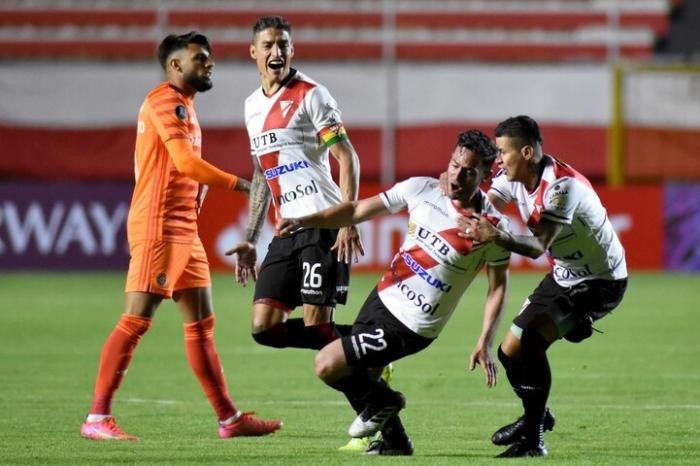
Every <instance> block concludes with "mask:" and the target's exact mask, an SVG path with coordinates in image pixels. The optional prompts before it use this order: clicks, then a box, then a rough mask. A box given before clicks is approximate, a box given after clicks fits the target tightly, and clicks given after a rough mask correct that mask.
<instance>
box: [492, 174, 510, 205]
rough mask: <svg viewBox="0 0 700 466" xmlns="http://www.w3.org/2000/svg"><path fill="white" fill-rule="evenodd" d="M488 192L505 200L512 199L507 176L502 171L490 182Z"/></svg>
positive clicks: (508, 201) (506, 201) (507, 201)
mask: <svg viewBox="0 0 700 466" xmlns="http://www.w3.org/2000/svg"><path fill="white" fill-rule="evenodd" d="M489 194H492V195H494V196H496V197H497V198H499V199H500V200H502V201H503V202H505V203H506V204H508V203H510V201H512V200H513V192H512V190H511V183H510V182H509V181H508V178H507V177H506V175H505V174H503V173H498V174H497V175H496V176H495V177H494V178H493V181H492V182H491V188H489Z"/></svg>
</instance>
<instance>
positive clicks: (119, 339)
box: [90, 314, 151, 414]
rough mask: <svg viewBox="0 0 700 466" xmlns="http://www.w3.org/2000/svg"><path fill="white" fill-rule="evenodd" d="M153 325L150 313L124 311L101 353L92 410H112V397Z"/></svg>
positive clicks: (96, 412)
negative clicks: (143, 314)
mask: <svg viewBox="0 0 700 466" xmlns="http://www.w3.org/2000/svg"><path fill="white" fill-rule="evenodd" d="M150 327H151V319H149V318H147V317H140V316H134V315H130V314H122V316H121V318H120V319H119V322H118V323H117V325H116V326H115V327H114V330H112V333H111V334H110V335H109V337H108V338H107V341H105V344H104V346H103V347H102V353H101V354H100V366H99V369H98V370H97V382H96V383H95V393H94V396H93V399H92V408H90V414H112V399H114V393H115V392H116V391H117V388H119V385H121V383H122V380H123V379H124V375H126V370H127V368H128V367H129V362H130V361H131V356H132V354H133V353H134V350H135V349H136V345H138V343H139V340H140V339H141V336H142V335H143V334H144V333H146V332H147V331H148V329H149V328H150Z"/></svg>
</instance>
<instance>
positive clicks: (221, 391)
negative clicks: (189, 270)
mask: <svg viewBox="0 0 700 466" xmlns="http://www.w3.org/2000/svg"><path fill="white" fill-rule="evenodd" d="M214 320H215V318H214V316H213V315H211V316H209V317H207V318H206V319H202V320H198V321H196V322H191V323H187V324H184V332H185V352H186V353H187V360H188V361H189V363H190V367H191V368H192V371H193V372H194V374H195V375H196V376H197V379H199V383H200V385H201V386H202V389H203V390H204V394H205V395H206V396H207V398H208V399H209V403H210V404H211V406H212V407H213V408H214V411H216V415H217V417H218V419H219V420H224V419H228V418H230V417H232V416H235V415H236V413H237V412H238V409H236V406H235V405H234V404H233V401H231V397H230V395H229V392H228V386H227V384H226V379H225V378H224V369H223V367H221V361H220V360H219V354H218V353H217V351H216V344H215V343H214Z"/></svg>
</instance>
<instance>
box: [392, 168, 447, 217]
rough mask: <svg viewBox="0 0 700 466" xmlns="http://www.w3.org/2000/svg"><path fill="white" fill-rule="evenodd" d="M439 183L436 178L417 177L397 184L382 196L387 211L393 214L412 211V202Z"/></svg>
mask: <svg viewBox="0 0 700 466" xmlns="http://www.w3.org/2000/svg"><path fill="white" fill-rule="evenodd" d="M436 183H437V180H436V179H435V178H428V177H415V178H409V179H407V180H405V181H401V182H399V183H396V184H395V185H394V186H392V187H391V188H390V189H388V190H387V191H384V192H383V193H381V194H380V198H381V199H382V201H383V202H384V205H385V206H386V208H387V210H389V212H391V213H392V214H395V213H397V212H400V211H402V210H403V209H406V208H408V209H409V210H411V204H412V202H411V200H413V199H415V198H416V197H417V196H418V195H419V194H421V193H422V192H423V191H424V190H426V189H429V188H431V187H433V186H434V185H435V184H436Z"/></svg>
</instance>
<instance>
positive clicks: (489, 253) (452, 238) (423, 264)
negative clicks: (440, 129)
mask: <svg viewBox="0 0 700 466" xmlns="http://www.w3.org/2000/svg"><path fill="white" fill-rule="evenodd" d="M480 194H481V213H482V215H486V216H487V218H489V220H491V221H492V222H493V223H494V224H495V225H498V226H499V227H500V228H507V220H506V218H505V217H503V216H501V214H499V213H498V211H497V210H496V209H495V207H493V205H491V203H489V201H488V199H487V197H486V195H485V194H484V193H483V192H482V193H480ZM380 196H381V199H382V201H384V205H386V207H387V209H389V211H390V212H392V213H396V212H398V211H400V210H402V209H405V208H407V209H408V212H409V222H408V233H407V235H406V238H405V239H404V242H403V244H402V245H401V248H400V249H399V252H398V253H397V254H396V255H395V256H394V258H393V260H392V262H391V266H390V267H389V270H388V271H387V272H386V273H385V274H384V276H383V277H382V279H381V280H380V282H379V284H378V285H377V290H378V292H379V298H380V299H381V300H382V303H384V305H385V306H386V307H387V309H389V311H390V312H391V313H392V314H393V315H394V316H396V318H397V319H399V320H400V321H401V322H402V323H403V324H404V325H405V326H406V327H408V328H410V329H411V330H413V331H414V332H416V333H417V334H419V335H422V336H424V337H426V338H435V337H437V336H438V334H439V333H440V331H441V330H442V328H443V327H444V326H445V324H446V323H447V321H448V320H449V318H450V316H451V315H452V313H453V312H454V310H455V307H456V306H457V303H458V302H459V299H460V298H461V297H462V295H463V294H464V292H465V291H466V289H467V287H468V286H469V284H470V283H471V281H472V280H473V279H474V277H475V276H476V274H477V273H478V272H479V270H480V269H481V268H482V267H483V265H484V264H489V265H505V264H508V261H509V259H510V252H509V251H507V250H505V249H503V248H501V247H500V246H496V245H495V244H493V243H483V244H479V243H473V242H472V241H471V240H469V239H466V238H462V237H460V236H458V235H457V232H458V228H457V218H458V217H459V216H461V215H464V211H462V210H460V209H459V208H458V207H456V206H455V204H454V203H453V202H452V200H451V199H450V198H449V197H447V196H445V195H444V194H442V192H441V191H440V188H439V186H438V180H436V179H435V178H427V177H417V178H409V179H408V180H406V181H402V182H400V183H397V184H396V185H394V186H393V187H392V188H391V189H389V190H388V191H385V192H383V193H382V194H380Z"/></svg>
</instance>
